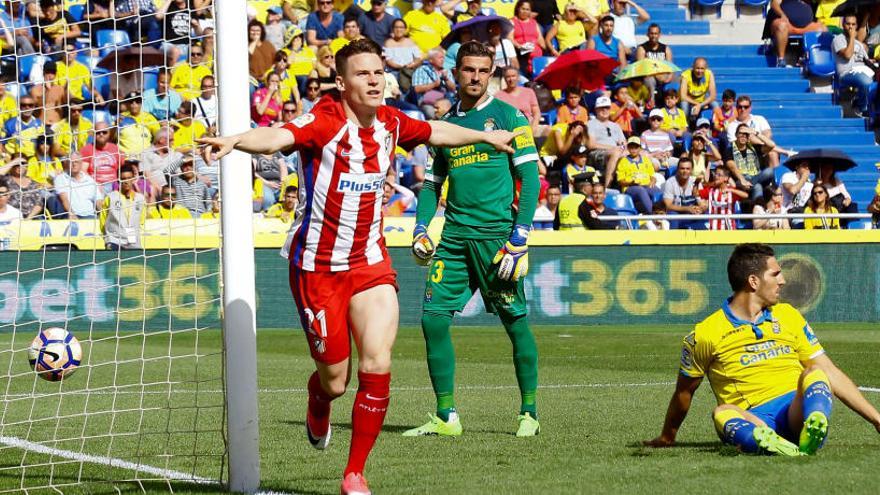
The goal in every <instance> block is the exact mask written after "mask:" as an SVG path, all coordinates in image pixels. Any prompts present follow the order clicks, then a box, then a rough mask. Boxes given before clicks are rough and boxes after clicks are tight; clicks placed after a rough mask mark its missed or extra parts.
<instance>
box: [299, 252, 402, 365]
mask: <svg viewBox="0 0 880 495" xmlns="http://www.w3.org/2000/svg"><path fill="white" fill-rule="evenodd" d="M386 284H387V285H392V286H394V290H397V272H395V271H394V269H393V268H392V267H391V259H390V258H388V257H386V258H385V260H383V261H381V262H379V263H376V264H375V265H369V266H364V267H360V268H356V269H354V270H348V271H344V272H310V271H305V270H301V269H299V268H296V267H294V266H293V264H291V265H290V291H291V292H292V293H293V300H294V301H296V306H297V308H298V309H299V319H300V322H301V324H302V327H303V330H305V334H306V339H307V340H308V342H309V350H310V351H311V353H312V358H313V359H314V360H315V361H318V362H321V363H324V364H336V363H338V362H341V361H344V360H345V359H348V357H349V356H350V355H351V338H350V337H349V321H348V306H349V303H350V301H351V297H352V296H354V295H355V294H357V293H359V292H363V291H365V290H367V289H370V288H372V287H376V286H379V285H386Z"/></svg>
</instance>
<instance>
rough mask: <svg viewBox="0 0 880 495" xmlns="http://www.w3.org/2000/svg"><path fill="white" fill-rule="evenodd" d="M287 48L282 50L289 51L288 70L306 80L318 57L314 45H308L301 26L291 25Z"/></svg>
mask: <svg viewBox="0 0 880 495" xmlns="http://www.w3.org/2000/svg"><path fill="white" fill-rule="evenodd" d="M285 41H286V42H287V43H286V46H287V48H284V49H283V50H282V51H283V52H285V53H287V65H288V68H287V70H289V71H290V73H291V74H293V75H294V76H296V78H297V79H298V80H299V79H300V78H302V80H305V78H307V77H309V73H310V72H312V69H314V68H315V62H316V61H317V60H318V57H317V56H316V55H315V51H314V50H312V47H310V46H308V45H306V43H305V36H304V35H303V32H302V30H301V29H300V28H298V27H296V26H291V27H289V28H288V30H287V34H286V35H285Z"/></svg>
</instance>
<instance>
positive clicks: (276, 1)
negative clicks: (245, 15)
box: [247, 0, 281, 24]
mask: <svg viewBox="0 0 880 495" xmlns="http://www.w3.org/2000/svg"><path fill="white" fill-rule="evenodd" d="M247 4H248V7H250V8H252V9H253V10H254V13H255V17H254V19H256V20H258V21H260V22H262V23H263V24H265V23H266V18H267V17H268V14H269V9H271V8H273V7H278V8H280V7H281V0H248V2H247Z"/></svg>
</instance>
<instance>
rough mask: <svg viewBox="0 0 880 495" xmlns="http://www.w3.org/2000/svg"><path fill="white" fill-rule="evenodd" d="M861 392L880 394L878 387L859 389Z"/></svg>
mask: <svg viewBox="0 0 880 495" xmlns="http://www.w3.org/2000/svg"><path fill="white" fill-rule="evenodd" d="M859 390H861V391H862V392H873V393H878V392H880V388H876V387H859Z"/></svg>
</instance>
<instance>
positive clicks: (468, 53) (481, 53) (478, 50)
mask: <svg viewBox="0 0 880 495" xmlns="http://www.w3.org/2000/svg"><path fill="white" fill-rule="evenodd" d="M465 57H486V58H488V59H489V60H490V61H492V62H494V61H495V54H494V53H492V52H491V51H490V50H489V47H488V46H486V45H485V44H483V43H480V42H479V41H468V42H467V43H462V45H461V47H459V49H458V55H456V56H455V66H456V67H461V61H462V60H464V58H465Z"/></svg>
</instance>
